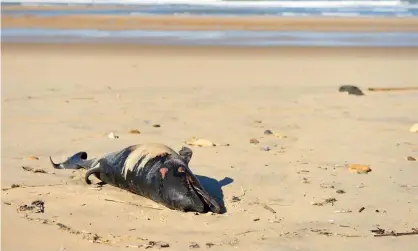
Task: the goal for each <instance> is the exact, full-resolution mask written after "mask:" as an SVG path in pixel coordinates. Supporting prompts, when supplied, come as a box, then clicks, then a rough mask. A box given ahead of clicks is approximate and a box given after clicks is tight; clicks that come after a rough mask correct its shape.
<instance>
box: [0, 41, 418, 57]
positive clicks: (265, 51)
mask: <svg viewBox="0 0 418 251" xmlns="http://www.w3.org/2000/svg"><path fill="white" fill-rule="evenodd" d="M2 50H3V51H14V50H15V51H25V50H26V51H42V50H46V51H50V52H51V53H52V52H55V53H60V52H63V53H69V52H74V51H83V53H84V52H85V53H96V52H101V53H115V54H116V53H117V54H119V53H120V54H122V55H123V54H124V53H127V54H130V53H131V52H132V51H140V52H141V53H145V54H154V53H158V54H163V55H167V56H168V55H182V54H183V53H187V54H189V53H190V55H199V56H205V55H207V56H210V55H217V54H219V55H224V54H225V53H228V54H230V55H235V56H240V55H242V56H248V55H254V56H257V55H259V56H260V57H269V56H274V55H275V54H276V55H277V54H279V55H283V56H286V55H287V56H291V55H293V54H298V55H299V54H300V55H306V56H309V55H321V54H323V53H326V54H327V55H328V56H332V55H338V56H340V55H341V54H343V55H346V56H351V55H353V52H356V54H362V55H368V56H377V55H381V54H382V53H383V52H384V53H386V54H390V55H392V56H399V57H418V47H389V48H388V47H377V46H376V47H366V46H364V47H361V46H359V47H312V46H281V47H251V46H248V47H247V46H237V47H235V46H233V47H229V46H216V45H213V46H207V45H156V44H154V45H148V44H125V43H33V42H22V43H14V42H2Z"/></svg>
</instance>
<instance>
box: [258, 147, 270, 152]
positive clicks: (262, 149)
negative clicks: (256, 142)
mask: <svg viewBox="0 0 418 251" xmlns="http://www.w3.org/2000/svg"><path fill="white" fill-rule="evenodd" d="M260 150H261V151H265V152H268V151H270V150H271V148H270V147H268V146H262V147H260Z"/></svg>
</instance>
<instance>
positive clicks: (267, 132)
mask: <svg viewBox="0 0 418 251" xmlns="http://www.w3.org/2000/svg"><path fill="white" fill-rule="evenodd" d="M272 134H273V132H272V131H271V130H265V131H264V135H272Z"/></svg>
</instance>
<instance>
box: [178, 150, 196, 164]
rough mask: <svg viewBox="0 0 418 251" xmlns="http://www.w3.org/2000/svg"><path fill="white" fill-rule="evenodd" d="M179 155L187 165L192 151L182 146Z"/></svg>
mask: <svg viewBox="0 0 418 251" xmlns="http://www.w3.org/2000/svg"><path fill="white" fill-rule="evenodd" d="M179 155H180V156H181V157H182V158H183V160H184V161H185V162H186V164H189V162H190V160H191V158H192V155H193V151H192V149H190V148H188V147H185V146H183V147H182V148H181V150H180V151H179Z"/></svg>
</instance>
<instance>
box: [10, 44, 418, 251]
mask: <svg viewBox="0 0 418 251" xmlns="http://www.w3.org/2000/svg"><path fill="white" fill-rule="evenodd" d="M417 60H418V49H411V48H399V49H394V48H392V49H388V48H367V49H363V48H358V49H353V48H318V49H315V48H264V49H261V48H258V49H256V48H252V49H250V48H229V49H225V48H209V47H144V46H135V45H117V44H115V45H104V44H102V45H63V44H54V45H46V44H39V45H34V44H20V45H16V44H2V73H3V74H2V113H3V114H2V188H7V187H10V186H11V185H12V184H20V185H21V186H35V187H20V188H13V189H10V190H6V191H2V248H3V250H8V251H21V250H29V249H30V250H43V251H50V250H51V251H52V250H53V251H56V250H79V251H83V250H89V251H91V250H101V251H102V250H128V249H127V248H126V246H127V245H141V244H144V243H148V241H165V242H167V243H169V245H170V247H168V248H165V250H189V249H190V248H189V246H190V245H191V242H196V243H198V244H199V246H200V249H203V250H206V249H208V248H207V245H206V244H207V243H212V244H215V245H216V246H212V247H211V249H214V250H236V248H238V249H241V250H286V251H288V250H303V251H308V250H315V251H320V250H323V249H324V246H326V249H330V250H341V251H352V250H381V251H389V250H394V249H398V250H403V251H412V250H415V249H416V246H417V245H418V239H417V237H416V236H401V237H380V238H377V237H373V233H372V232H370V230H373V229H376V227H377V226H378V227H380V228H383V229H386V230H395V231H397V232H405V231H410V230H411V228H414V227H415V228H416V227H418V207H417V203H418V187H417V186H418V184H417V180H416V177H417V176H418V166H417V162H412V161H407V160H406V157H407V156H414V157H415V158H418V140H417V139H418V138H417V134H413V133H411V132H409V131H408V129H409V127H410V126H411V125H412V124H413V123H417V122H418V121H417V117H416V114H418V107H417V105H416V99H417V95H418V93H417V92H381V93H371V92H367V91H365V92H366V95H365V96H361V97H356V96H349V95H346V94H342V93H339V92H338V87H339V86H340V85H342V84H353V85H357V86H359V87H360V88H362V89H363V90H366V89H367V87H391V86H398V87H400V86H417V83H418V72H417V70H416V62H417ZM152 124H160V125H161V127H160V128H154V127H152ZM131 129H138V130H140V131H141V134H139V135H133V134H129V133H128V131H129V130H131ZM267 129H269V130H272V131H273V132H277V133H280V134H281V135H286V136H287V137H286V138H279V137H275V136H273V135H264V133H263V132H264V130H267ZM112 131H113V132H115V133H116V134H117V135H119V138H118V139H109V138H107V137H106V135H107V134H108V133H109V132H112ZM192 136H197V137H202V138H206V139H209V140H212V141H214V142H219V143H229V144H230V146H223V147H208V148H206V147H201V148H199V147H192V149H193V151H194V155H193V158H192V160H191V163H190V165H191V168H192V170H193V171H194V173H195V174H198V175H200V176H204V177H202V178H201V179H202V180H204V183H205V184H206V186H208V187H210V188H211V192H212V193H213V194H216V196H218V197H220V198H221V197H222V196H223V199H224V201H225V205H226V207H227V210H228V212H227V213H226V214H224V215H211V214H209V213H208V214H201V215H195V214H193V213H182V212H177V211H171V210H169V209H166V208H164V207H162V206H159V205H156V204H155V203H153V202H151V201H150V200H147V199H144V198H141V197H139V196H134V195H132V194H130V193H128V192H124V191H121V190H119V189H117V188H114V187H110V186H104V187H103V188H102V189H101V190H100V191H98V190H92V189H89V186H87V185H85V184H84V182H83V178H82V171H80V172H78V171H77V172H72V171H68V170H63V171H59V170H57V171H55V170H54V169H53V168H52V167H51V166H50V164H49V160H48V156H50V155H51V156H52V157H53V159H54V160H55V161H62V160H64V159H65V158H66V157H67V156H69V155H71V154H72V153H74V152H76V151H81V150H83V151H87V152H88V153H89V155H90V156H92V157H94V156H97V155H99V154H103V153H106V152H109V151H114V150H118V149H120V148H122V147H125V146H127V145H130V144H137V143H142V142H161V143H165V144H168V145H169V146H171V147H173V148H174V149H176V150H179V149H180V148H181V146H182V145H184V141H185V140H186V139H188V138H190V137H192ZM251 138H256V139H258V141H260V143H259V144H258V145H253V144H250V142H249V141H250V139H251ZM261 146H269V147H270V148H271V151H267V152H266V151H261V150H260V147H261ZM29 156H37V157H38V158H39V160H29V159H28V157H29ZM348 163H360V164H367V165H370V167H371V169H372V172H370V173H368V174H356V173H351V172H349V171H348V170H347V169H346V168H345V167H344V165H345V164H348ZM22 166H27V167H32V168H35V169H37V168H38V169H43V170H45V171H47V172H53V173H54V174H49V173H32V172H28V171H25V170H23V169H22ZM205 177H206V178H205ZM95 182H97V181H95ZM221 190H222V191H223V195H222V194H221V193H220V191H221ZM337 190H343V191H345V193H337ZM234 197H238V199H236V198H234ZM328 198H335V199H336V200H337V201H336V202H335V203H334V204H325V205H323V206H314V205H312V203H313V202H321V201H324V200H325V199H328ZM106 199H112V200H122V201H129V202H132V203H136V204H137V205H140V206H133V205H129V204H124V203H115V202H111V201H107V200H106ZM35 200H43V201H44V202H45V212H44V213H30V212H27V216H25V213H24V212H17V211H16V208H17V207H18V206H19V205H21V204H30V203H31V202H32V201H35ZM266 205H267V206H266ZM141 206H152V207H158V208H160V209H161V210H156V209H149V208H145V207H141ZM362 207H364V208H365V209H364V210H363V211H362V212H361V213H359V209H360V208H362ZM338 211H339V212H338ZM349 211H351V212H349ZM341 212H346V213H341ZM38 218H40V219H41V220H37V219H38ZM57 223H61V224H64V225H66V226H67V227H69V228H70V229H60V227H59V226H58V225H57ZM87 232H88V233H91V234H88V233H87ZM93 234H97V235H98V237H94V236H93ZM83 237H84V238H87V239H83ZM94 239H95V240H96V241H102V242H106V241H108V243H107V244H99V243H91V242H89V240H94ZM145 239H147V240H145ZM64 248H65V249H64ZM152 249H156V247H154V248H152ZM152 249H151V250H152Z"/></svg>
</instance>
